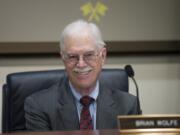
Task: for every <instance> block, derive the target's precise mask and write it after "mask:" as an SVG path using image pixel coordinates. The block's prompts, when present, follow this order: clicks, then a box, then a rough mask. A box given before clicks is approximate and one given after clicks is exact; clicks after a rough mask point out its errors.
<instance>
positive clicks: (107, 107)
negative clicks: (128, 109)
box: [97, 84, 118, 129]
mask: <svg viewBox="0 0 180 135" xmlns="http://www.w3.org/2000/svg"><path fill="white" fill-rule="evenodd" d="M99 92H100V93H99V96H98V99H97V129H108V128H116V126H117V122H116V121H117V114H118V111H117V107H116V103H115V102H114V100H113V98H112V91H110V90H109V89H108V88H106V87H104V86H103V85H101V84H100V91H99Z"/></svg>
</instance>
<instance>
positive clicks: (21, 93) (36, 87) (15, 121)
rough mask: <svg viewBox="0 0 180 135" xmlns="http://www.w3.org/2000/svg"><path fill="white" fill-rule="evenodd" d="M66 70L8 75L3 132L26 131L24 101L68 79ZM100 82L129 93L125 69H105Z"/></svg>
mask: <svg viewBox="0 0 180 135" xmlns="http://www.w3.org/2000/svg"><path fill="white" fill-rule="evenodd" d="M66 76H67V75H66V72H65V71H64V70H48V71H31V72H30V71H29V72H20V73H11V74H9V75H7V78H6V79H7V80H6V84H4V85H3V112H2V132H3V133H9V132H18V131H19V132H21V131H25V130H26V128H25V118H24V100H25V98H26V97H27V96H29V95H31V94H32V93H34V92H37V91H40V90H43V89H47V88H49V87H50V86H51V85H53V84H54V83H57V82H61V81H62V80H63V78H64V77H66ZM100 81H102V82H103V83H104V84H106V86H107V87H109V88H117V89H119V90H122V91H125V92H128V86H129V84H128V76H127V74H126V72H125V71H124V70H123V69H103V71H102V73H101V75H100Z"/></svg>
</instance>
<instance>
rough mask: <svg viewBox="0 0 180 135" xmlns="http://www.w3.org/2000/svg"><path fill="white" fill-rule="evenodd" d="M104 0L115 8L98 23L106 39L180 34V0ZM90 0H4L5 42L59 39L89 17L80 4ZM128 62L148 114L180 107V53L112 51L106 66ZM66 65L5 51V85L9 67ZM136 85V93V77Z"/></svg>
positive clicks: (0, 19) (0, 17)
mask: <svg viewBox="0 0 180 135" xmlns="http://www.w3.org/2000/svg"><path fill="white" fill-rule="evenodd" d="M101 1H103V2H104V3H105V4H106V5H107V6H108V8H109V10H108V12H107V14H106V16H105V17H103V18H102V20H101V22H100V23H98V25H99V26H100V28H101V29H102V32H103V35H104V38H105V40H106V41H124V40H128V41H130V40H133V41H136V40H179V39H180V25H179V24H180V8H179V6H180V1H179V0H136V1H135V0H110V1H108V0H101ZM84 2H85V1H84V0H14V1H12V0H0V43H1V42H27V43H28V42H46V41H47V42H56V41H58V39H59V33H60V31H61V30H62V29H63V27H64V26H65V25H66V24H67V23H69V22H71V21H73V20H75V19H78V18H83V17H82V14H81V12H80V10H79V9H80V6H81V5H82V4H84ZM12 45H13V44H12ZM125 64H132V65H133V67H134V69H135V71H136V79H137V82H138V84H139V89H140V99H141V104H142V109H143V112H144V113H145V114H151V113H158V114H161V113H165V114H166V113H176V114H177V113H180V107H179V103H180V99H179V97H178V96H179V95H180V91H179V90H180V55H159V56H155V55H151V56H146V55H144V56H142V55H141V56H117V57H109V58H108V61H107V63H106V65H105V67H108V68H112V67H116V68H117V67H121V68H123V67H124V65H125ZM62 67H63V66H62V63H61V62H60V61H59V59H57V58H53V57H32V58H31V57H29V58H28V57H24V58H10V57H9V58H8V57H0V86H2V84H3V83H5V77H6V75H7V74H8V73H12V72H18V71H30V70H43V69H54V68H62ZM0 88H1V87H0ZM130 91H131V93H133V94H134V91H135V88H134V85H133V84H132V82H131V83H130ZM0 99H2V93H0ZM0 105H1V104H0ZM0 111H2V110H1V109H0Z"/></svg>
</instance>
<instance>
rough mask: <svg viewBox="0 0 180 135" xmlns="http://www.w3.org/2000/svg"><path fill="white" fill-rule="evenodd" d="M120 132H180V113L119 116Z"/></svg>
mask: <svg viewBox="0 0 180 135" xmlns="http://www.w3.org/2000/svg"><path fill="white" fill-rule="evenodd" d="M118 126H119V129H120V132H153V131H154V132H158V131H160V132H163V131H165V132H168V131H173V132H176V131H177V132H180V115H127V116H118Z"/></svg>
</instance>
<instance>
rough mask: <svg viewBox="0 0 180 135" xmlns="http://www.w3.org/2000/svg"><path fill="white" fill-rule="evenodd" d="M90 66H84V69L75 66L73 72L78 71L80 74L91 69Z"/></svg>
mask: <svg viewBox="0 0 180 135" xmlns="http://www.w3.org/2000/svg"><path fill="white" fill-rule="evenodd" d="M91 70H92V69H91V68H84V69H79V68H75V69H74V72H76V73H80V74H87V73H89V72H90V71H91Z"/></svg>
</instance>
